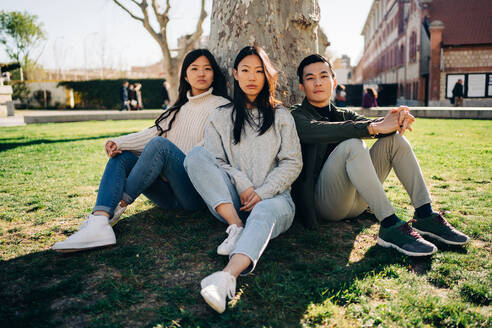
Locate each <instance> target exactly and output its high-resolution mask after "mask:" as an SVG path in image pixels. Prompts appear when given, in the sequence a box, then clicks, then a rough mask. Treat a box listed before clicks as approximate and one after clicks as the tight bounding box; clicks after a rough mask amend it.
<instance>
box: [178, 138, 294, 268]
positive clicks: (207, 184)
mask: <svg viewBox="0 0 492 328" xmlns="http://www.w3.org/2000/svg"><path fill="white" fill-rule="evenodd" d="M184 166H185V169H186V171H187V172H188V175H189V176H190V180H191V182H192V183H193V185H194V186H195V188H196V190H197V191H198V193H199V194H200V195H201V196H202V198H203V200H204V201H205V203H206V204H207V206H208V208H209V210H210V212H212V214H213V215H214V216H215V217H216V218H217V219H219V220H220V221H222V222H224V223H227V222H226V221H225V219H224V218H223V217H222V216H220V214H219V213H217V211H216V210H215V209H216V208H217V206H219V205H220V204H225V203H231V204H233V205H234V207H235V208H236V211H237V212H238V214H239V217H240V218H241V220H242V221H243V222H245V221H246V224H245V227H244V230H243V233H242V234H241V237H240V238H239V240H238V242H237V244H236V247H235V248H234V250H233V251H232V252H231V254H230V255H229V258H230V257H232V255H234V254H243V255H246V256H247V257H249V258H250V260H251V265H250V266H249V267H248V268H247V269H246V270H245V271H244V272H242V274H243V275H244V274H248V273H250V272H252V271H253V270H254V268H255V267H256V263H257V262H258V260H259V259H260V256H261V254H263V251H264V250H265V248H266V246H267V245H268V242H269V241H270V239H273V238H275V237H277V236H278V235H280V234H281V233H283V232H285V231H287V230H288V229H289V228H290V226H291V225H292V221H293V220H294V212H295V206H294V202H293V201H292V198H291V197H290V193H289V191H285V192H283V193H281V194H278V195H275V196H274V197H272V198H269V199H263V200H261V201H260V202H258V203H257V204H256V205H255V207H254V208H253V210H252V211H251V212H249V213H248V212H240V211H239V208H240V207H241V202H240V199H239V195H238V193H237V191H236V188H235V187H234V185H233V184H232V182H231V179H230V178H229V176H228V175H227V173H226V172H225V171H224V169H222V167H221V166H220V164H219V163H218V162H217V160H216V159H215V158H214V157H213V156H212V154H210V153H209V152H208V151H207V150H206V149H205V148H203V147H195V148H193V149H192V150H191V151H190V152H189V153H188V155H187V156H186V159H185V162H184Z"/></svg>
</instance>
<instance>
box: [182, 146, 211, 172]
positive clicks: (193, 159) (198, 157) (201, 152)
mask: <svg viewBox="0 0 492 328" xmlns="http://www.w3.org/2000/svg"><path fill="white" fill-rule="evenodd" d="M205 158H207V150H206V149H205V148H203V147H201V146H195V147H193V148H192V149H191V150H190V151H189V152H188V154H187V155H186V158H185V160H184V163H183V165H184V168H185V170H186V171H188V170H189V169H190V168H192V167H193V166H194V165H199V164H200V163H201V162H202V161H203V160H204V159H205Z"/></svg>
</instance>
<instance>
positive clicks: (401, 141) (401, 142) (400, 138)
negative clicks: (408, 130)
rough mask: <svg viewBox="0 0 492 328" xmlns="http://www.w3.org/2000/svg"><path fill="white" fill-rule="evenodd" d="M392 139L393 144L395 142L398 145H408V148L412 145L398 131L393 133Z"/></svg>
mask: <svg viewBox="0 0 492 328" xmlns="http://www.w3.org/2000/svg"><path fill="white" fill-rule="evenodd" d="M393 140H394V142H395V144H397V145H399V146H403V147H408V148H411V147H412V146H411V145H410V142H409V141H408V139H407V138H405V136H402V135H401V134H399V133H398V132H397V133H395V134H393Z"/></svg>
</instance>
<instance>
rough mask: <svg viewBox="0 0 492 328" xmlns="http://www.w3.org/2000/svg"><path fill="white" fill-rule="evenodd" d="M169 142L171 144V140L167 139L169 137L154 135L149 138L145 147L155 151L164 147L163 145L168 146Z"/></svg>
mask: <svg viewBox="0 0 492 328" xmlns="http://www.w3.org/2000/svg"><path fill="white" fill-rule="evenodd" d="M170 144H172V142H171V141H169V139H167V138H164V137H161V136H155V137H153V138H152V139H150V141H149V142H148V143H147V145H146V146H145V148H147V149H152V150H153V151H157V150H159V149H164V148H165V147H168V146H169V145H170Z"/></svg>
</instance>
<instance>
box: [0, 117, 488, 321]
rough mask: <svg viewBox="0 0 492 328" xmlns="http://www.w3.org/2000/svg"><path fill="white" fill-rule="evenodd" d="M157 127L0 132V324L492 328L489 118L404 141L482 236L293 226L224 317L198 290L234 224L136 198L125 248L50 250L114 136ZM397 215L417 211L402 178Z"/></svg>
mask: <svg viewBox="0 0 492 328" xmlns="http://www.w3.org/2000/svg"><path fill="white" fill-rule="evenodd" d="M151 124H152V122H151V121H106V122H83V123H64V124H40V125H27V126H23V127H9V128H1V129H0V256H1V262H0V326H2V327H5V326H8V327H190V326H191V327H198V326H199V327H261V326H266V327H299V326H302V327H373V326H380V327H432V326H435V327H491V326H492V315H491V314H492V311H491V304H490V302H491V298H492V294H491V293H492V270H491V269H492V256H491V250H492V247H491V246H492V220H491V214H492V210H491V209H492V187H491V180H492V146H491V141H492V122H491V121H471V120H430V119H419V120H417V122H416V123H415V124H414V131H413V132H411V133H408V135H407V137H408V139H409V140H410V142H411V143H412V144H413V146H414V150H415V153H416V155H417V157H418V158H419V160H420V163H421V165H422V170H423V173H424V176H425V179H426V181H427V183H428V186H429V188H430V191H431V194H432V196H433V200H434V208H435V209H442V210H447V211H450V212H449V213H448V214H447V216H446V217H447V219H448V220H449V221H450V222H451V223H452V224H453V225H455V226H456V227H458V228H459V229H460V230H462V231H464V232H465V233H467V234H468V235H470V236H471V237H472V238H473V240H472V242H471V243H470V244H469V245H467V246H466V247H446V246H445V245H443V244H440V243H438V242H436V241H434V242H435V243H436V245H437V246H438V247H439V250H440V251H439V252H438V253H437V254H435V255H434V256H432V257H430V258H421V259H413V258H408V257H406V256H403V255H400V254H399V253H397V252H396V251H393V250H391V249H383V248H381V247H379V246H377V245H376V239H375V236H376V234H377V231H378V228H379V225H378V224H377V222H376V221H375V220H374V219H373V218H371V217H370V216H362V217H359V218H356V219H353V220H346V221H343V222H340V223H323V224H322V225H321V229H320V230H319V231H308V230H305V229H304V228H303V227H302V225H301V224H299V223H298V222H295V223H294V225H293V226H292V228H291V229H290V230H289V231H288V232H287V233H286V234H284V235H282V236H280V237H279V238H277V239H274V240H273V241H272V242H271V243H270V245H269V246H268V248H267V249H266V251H265V253H264V254H263V257H262V258H261V259H260V261H259V263H258V266H257V269H256V270H255V272H254V273H253V274H252V275H250V276H248V277H244V278H240V279H239V280H238V284H237V292H238V293H237V296H236V298H235V299H234V300H233V301H232V302H230V303H229V306H228V309H227V311H226V312H225V313H224V314H223V315H218V314H216V313H215V312H214V311H213V310H211V309H209V307H208V306H207V305H206V304H205V303H204V302H203V300H202V299H201V296H200V294H199V291H200V289H199V288H200V287H199V283H200V280H201V279H202V278H203V277H204V276H206V275H208V274H210V273H212V272H214V271H217V270H219V269H221V268H222V267H223V266H224V265H225V263H226V258H225V257H222V256H218V255H217V254H216V247H217V245H218V244H219V243H220V242H221V241H222V240H223V239H224V238H225V232H224V231H225V228H226V227H225V226H224V225H223V224H221V223H219V222H218V221H217V220H216V219H214V218H213V217H212V216H211V215H210V214H209V213H208V212H206V211H201V212H196V213H185V212H175V211H164V210H161V209H158V208H156V207H154V206H153V205H152V203H150V201H148V200H147V199H146V198H145V197H143V196H142V197H140V198H139V199H138V200H137V201H136V202H135V204H133V205H132V206H131V207H130V208H129V210H127V212H125V214H124V217H125V219H124V220H123V221H121V222H120V223H119V224H118V225H117V226H116V227H115V233H116V236H117V240H118V244H117V245H116V246H114V247H111V248H105V249H100V250H94V251H88V252H83V253H79V254H72V255H59V254H56V253H54V252H52V251H50V250H49V248H50V246H51V245H53V244H54V243H55V242H56V241H60V240H63V239H65V238H66V236H69V235H70V234H72V233H73V232H74V231H76V230H77V227H78V225H79V224H80V223H81V222H82V221H83V219H84V216H85V215H86V214H88V213H90V210H91V208H92V206H93V204H94V202H95V199H96V194H97V189H98V184H99V179H100V178H101V175H102V172H103V170H104V166H105V163H106V161H107V158H106V155H105V153H104V151H103V145H104V142H105V140H106V139H107V138H108V137H110V136H118V135H122V134H126V133H129V132H134V131H138V130H140V129H142V128H145V127H148V126H150V125H151ZM385 189H386V191H387V193H388V196H389V198H390V199H391V201H392V202H393V204H394V205H395V207H396V208H397V214H398V215H399V216H400V217H402V218H404V219H410V218H411V216H412V215H413V209H412V208H411V206H409V199H408V196H407V195H406V193H405V192H404V190H403V188H402V186H401V185H400V184H399V182H398V181H397V179H396V177H395V175H394V174H393V173H392V174H391V175H390V177H389V179H388V181H387V182H386V183H385Z"/></svg>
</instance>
